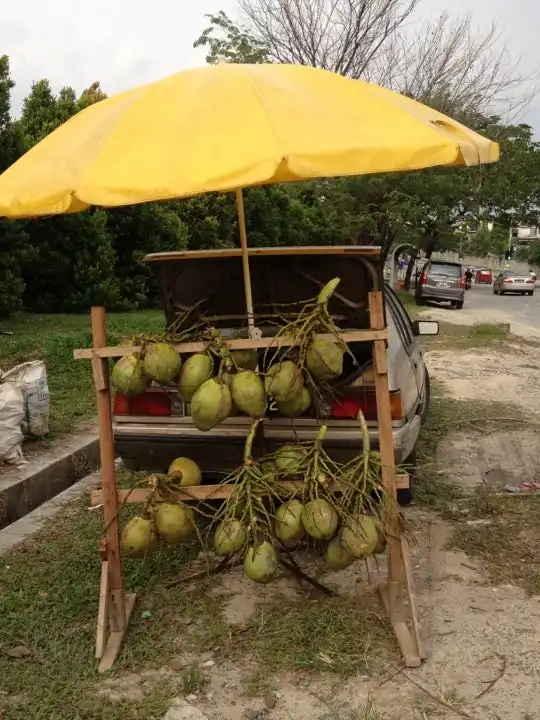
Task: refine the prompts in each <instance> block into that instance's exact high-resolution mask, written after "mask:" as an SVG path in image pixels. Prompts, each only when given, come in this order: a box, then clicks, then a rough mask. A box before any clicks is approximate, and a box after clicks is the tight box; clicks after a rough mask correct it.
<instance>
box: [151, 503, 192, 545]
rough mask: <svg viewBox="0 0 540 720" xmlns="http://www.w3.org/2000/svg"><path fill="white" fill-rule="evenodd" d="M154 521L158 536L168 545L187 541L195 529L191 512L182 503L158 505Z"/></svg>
mask: <svg viewBox="0 0 540 720" xmlns="http://www.w3.org/2000/svg"><path fill="white" fill-rule="evenodd" d="M154 520H155V523H156V530H157V532H158V535H160V537H162V538H163V539H164V540H165V542H167V543H169V545H178V544H179V543H181V542H183V541H184V540H187V539H188V538H189V537H190V536H191V535H192V534H193V531H194V529H195V518H194V515H193V510H191V508H188V507H187V505H184V504H183V503H158V504H157V505H156V509H155V515H154Z"/></svg>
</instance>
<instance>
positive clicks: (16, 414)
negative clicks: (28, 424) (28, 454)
mask: <svg viewBox="0 0 540 720" xmlns="http://www.w3.org/2000/svg"><path fill="white" fill-rule="evenodd" d="M23 421H24V395H23V391H22V389H21V388H20V387H18V386H17V385H14V384H12V383H0V462H2V461H4V462H7V463H12V464H13V465H22V463H24V462H25V460H24V458H23V454H22V441H23V437H24V436H23V433H22V424H23Z"/></svg>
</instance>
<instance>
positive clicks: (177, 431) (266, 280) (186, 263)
mask: <svg viewBox="0 0 540 720" xmlns="http://www.w3.org/2000/svg"><path fill="white" fill-rule="evenodd" d="M146 260H147V262H148V263H149V264H150V266H151V267H152V268H153V270H154V272H155V275H156V278H157V280H158V283H159V285H160V287H161V290H162V296H163V301H164V306H165V315H166V321H167V323H168V324H170V323H171V322H172V321H173V320H174V319H175V318H178V317H179V316H181V315H182V314H184V316H186V317H188V320H186V323H187V325H192V324H193V323H195V322H197V321H199V320H202V319H203V318H212V321H213V323H214V324H215V325H216V326H218V327H221V328H222V331H223V332H224V333H226V334H231V333H234V334H237V335H238V334H240V333H242V332H244V333H245V305H244V287H243V278H242V262H241V256H240V250H239V249H232V250H219V251H217V250H208V251H196V252H166V253H159V254H153V255H149V256H147V258H146ZM250 269H251V275H252V292H253V303H254V308H255V313H256V316H257V326H258V328H259V329H261V331H262V333H263V335H264V334H268V335H273V334H275V324H272V322H275V317H276V316H278V315H280V316H282V317H283V316H284V315H286V313H287V312H290V311H291V307H293V306H294V305H296V306H298V304H299V303H300V304H301V303H302V302H305V300H306V298H310V297H314V296H315V295H316V294H317V292H318V290H319V289H320V287H322V285H323V284H324V283H325V282H327V281H328V280H329V279H331V278H332V277H335V276H337V277H340V278H341V283H340V285H339V287H338V290H337V291H336V293H335V294H334V296H333V298H332V300H331V302H330V312H331V313H332V315H333V316H334V317H335V318H336V322H337V323H338V324H339V326H340V327H341V328H343V329H344V330H347V329H365V328H368V327H369V309H368V292H369V290H370V289H371V288H373V286H374V285H376V286H380V283H381V282H382V278H381V274H382V273H381V268H380V262H379V256H378V249H375V248H373V247H370V248H362V247H345V248H343V247H316V248H308V247H294V248H293V247H281V248H277V247H276V248H268V249H262V248H253V249H251V250H250ZM385 304H386V317H387V323H388V332H389V341H388V376H389V383H390V390H391V406H392V416H393V434H394V445H395V457H396V462H397V463H398V464H400V465H401V464H404V463H405V464H410V465H411V466H412V465H413V464H414V460H415V448H416V444H417V441H418V436H419V433H420V428H421V426H422V423H423V422H424V421H425V419H426V416H427V412H428V407H429V399H430V385H429V375H428V372H427V369H426V367H425V365H424V361H423V357H422V350H421V346H420V343H419V341H418V336H419V335H421V334H429V335H435V334H437V333H438V324H437V323H434V322H427V321H425V322H421V321H416V322H414V323H413V322H411V320H410V318H409V316H408V314H407V311H406V310H405V308H404V307H403V305H402V304H401V302H400V300H399V298H398V297H397V295H396V294H395V293H394V292H393V290H391V289H390V288H388V287H386V288H385ZM265 314H266V315H267V317H268V318H269V320H268V321H265V320H262V319H260V318H261V317H262V316H263V315H265ZM350 350H351V354H347V355H346V356H345V363H344V372H343V375H342V376H341V377H340V378H339V379H338V380H337V381H336V382H335V383H334V384H333V386H332V391H331V392H330V393H328V394H327V395H325V397H324V402H323V403H322V405H321V406H320V407H319V409H318V412H315V411H312V412H311V415H310V414H309V411H308V416H307V417H302V418H299V419H296V420H294V423H293V422H292V421H291V420H290V419H287V418H285V417H280V416H279V415H278V414H277V413H276V412H275V411H272V409H271V408H270V409H269V411H268V413H267V417H265V418H264V421H263V423H262V426H263V432H262V438H261V446H259V447H258V448H257V450H258V452H261V453H262V452H272V451H274V450H275V449H277V448H278V447H279V446H280V445H283V444H285V443H290V442H294V441H295V440H299V441H310V440H314V439H315V436H316V434H317V431H318V428H319V427H320V422H321V419H322V418H323V419H324V422H325V423H326V424H327V426H328V433H327V435H326V440H325V449H326V451H327V452H328V453H329V455H331V456H332V457H334V458H335V459H336V460H338V461H347V460H350V459H352V458H354V457H356V456H357V455H358V453H359V451H360V448H361V437H360V430H359V426H358V421H357V420H356V416H357V414H358V410H359V409H362V411H363V413H364V415H365V417H366V420H367V423H368V427H369V433H370V439H371V443H372V447H373V448H375V449H376V448H377V447H378V444H379V436H378V425H377V403H376V396H375V386H374V378H373V369H372V345H371V343H366V342H359V343H355V344H351V345H350ZM259 363H260V366H261V367H263V368H264V366H265V358H264V351H261V352H260V354H259ZM250 423H251V420H250V418H248V417H246V416H243V415H240V414H238V415H236V416H234V417H230V418H228V419H227V420H225V422H223V423H222V424H220V425H218V426H217V427H215V428H213V429H212V430H210V431H209V432H200V431H199V430H197V428H196V427H195V426H194V425H193V422H192V420H191V416H190V409H189V406H188V405H186V404H185V403H183V402H181V401H180V400H179V399H178V395H177V393H176V389H175V388H174V387H171V388H166V389H163V388H159V387H153V388H151V389H150V390H149V391H148V392H147V393H146V395H144V396H142V397H138V398H133V399H131V398H125V397H123V396H119V395H118V394H117V395H116V396H115V399H114V432H115V438H116V449H117V453H118V455H120V457H121V458H122V459H123V461H124V463H125V465H126V466H127V467H129V468H132V469H136V470H154V471H165V470H166V469H167V467H168V466H169V464H170V463H171V461H172V460H173V459H174V458H175V457H178V456H189V457H191V458H193V460H195V461H196V462H197V463H198V464H199V465H200V466H201V468H202V469H203V472H205V473H207V474H208V475H209V476H210V477H212V476H213V477H215V476H219V475H222V474H224V473H227V472H230V471H231V470H233V469H234V468H236V467H238V466H239V465H240V464H241V463H242V450H243V445H244V440H245V437H246V433H247V430H248V428H249V425H250ZM411 497H412V490H401V491H400V501H401V502H402V503H406V502H408V501H410V499H411Z"/></svg>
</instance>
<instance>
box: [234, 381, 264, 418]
mask: <svg viewBox="0 0 540 720" xmlns="http://www.w3.org/2000/svg"><path fill="white" fill-rule="evenodd" d="M231 395H232V399H233V402H234V404H235V405H236V407H237V408H238V409H239V410H240V412H243V413H245V414H246V415H249V416H250V417H253V418H256V417H262V416H263V415H264V413H265V410H266V393H265V391H264V384H263V381H262V380H261V378H260V377H259V376H258V375H257V373H256V372H253V370H241V371H240V372H239V373H237V374H236V375H233V378H232V384H231Z"/></svg>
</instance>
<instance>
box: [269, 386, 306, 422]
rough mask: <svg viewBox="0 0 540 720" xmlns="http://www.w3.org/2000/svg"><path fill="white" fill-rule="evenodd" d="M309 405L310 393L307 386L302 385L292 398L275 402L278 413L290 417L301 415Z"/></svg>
mask: <svg viewBox="0 0 540 720" xmlns="http://www.w3.org/2000/svg"><path fill="white" fill-rule="evenodd" d="M310 405H311V395H310V392H309V390H308V389H307V387H303V388H302V389H301V391H300V392H299V393H298V395H297V396H296V397H295V398H293V399H292V400H289V401H288V402H278V403H277V407H278V411H279V414H280V415H284V416H285V417H290V418H297V417H301V416H302V415H303V414H304V413H305V412H306V410H307V409H308V408H309V406H310Z"/></svg>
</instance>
